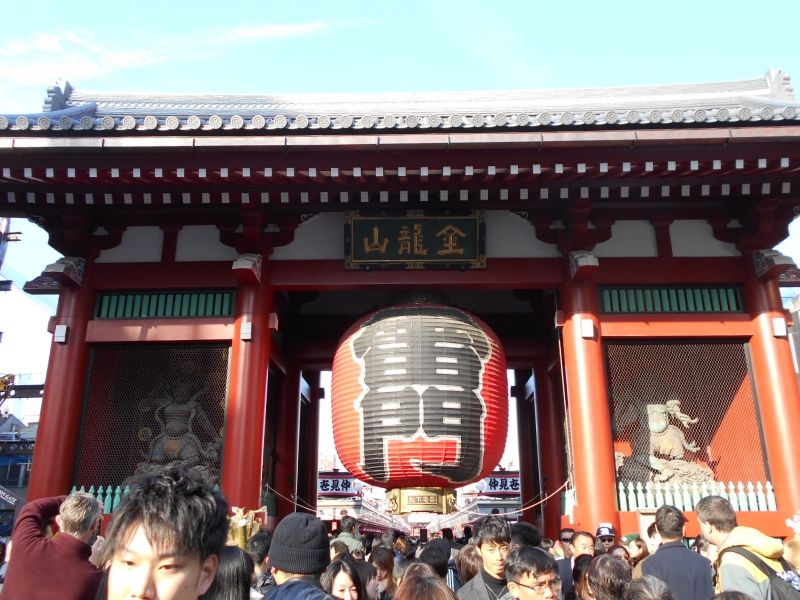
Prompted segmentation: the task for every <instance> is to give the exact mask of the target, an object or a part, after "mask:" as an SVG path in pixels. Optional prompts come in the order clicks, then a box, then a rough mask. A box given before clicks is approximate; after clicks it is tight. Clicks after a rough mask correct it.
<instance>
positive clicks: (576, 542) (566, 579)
mask: <svg viewBox="0 0 800 600" xmlns="http://www.w3.org/2000/svg"><path fill="white" fill-rule="evenodd" d="M587 555H588V556H594V536H593V535H592V534H591V533H589V532H588V531H573V532H572V535H571V536H570V541H569V558H560V559H558V560H557V561H556V564H557V565H558V576H559V577H561V590H562V592H563V593H564V596H566V595H567V594H569V593H570V592H571V591H572V590H573V588H574V585H573V582H572V571H573V569H574V568H575V561H576V559H577V558H578V557H579V556H587Z"/></svg>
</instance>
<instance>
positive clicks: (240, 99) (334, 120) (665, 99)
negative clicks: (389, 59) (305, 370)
mask: <svg viewBox="0 0 800 600" xmlns="http://www.w3.org/2000/svg"><path fill="white" fill-rule="evenodd" d="M48 94H49V99H48V103H46V105H45V112H43V113H31V114H27V115H3V114H0V130H8V129H10V130H15V131H22V130H30V131H41V130H49V129H52V130H56V131H58V130H68V129H72V130H75V131H87V130H119V131H163V132H168V131H175V132H178V131H184V132H187V133H188V132H191V131H209V132H210V131H215V130H226V131H233V130H252V131H259V130H282V129H297V130H302V129H313V130H320V131H322V130H339V131H342V130H361V129H372V128H376V129H385V130H409V129H459V128H462V129H484V128H498V127H501V128H508V127H547V128H552V127H586V126H592V127H596V126H611V125H613V126H615V127H620V126H626V125H634V126H641V125H658V126H664V125H670V124H681V125H682V126H691V125H693V124H703V125H714V124H723V123H737V122H739V123H742V122H775V121H778V122H786V121H792V122H794V121H796V120H798V119H800V103H798V102H797V101H796V100H795V96H794V90H793V88H792V86H791V79H790V78H789V76H788V75H786V74H785V73H783V72H782V71H780V70H777V69H773V70H770V71H768V72H767V73H766V74H765V75H764V76H762V77H759V78H756V79H747V80H740V81H723V82H716V83H703V84H697V83H694V84H693V83H689V84H678V85H637V86H627V87H613V88H574V89H570V88H559V89H549V90H548V89H542V90H502V91H479V92H463V91H461V92H414V93H394V92H382V93H367V94H362V93H353V92H350V93H335V94H326V93H315V94H249V95H248V94H167V93H156V94H151V93H142V92H138V93H116V92H94V91H90V90H87V91H82V90H80V89H73V88H72V86H70V84H69V83H66V85H65V86H64V89H63V91H61V90H60V89H53V88H51V90H48ZM56 108H58V109H59V110H54V109H56ZM64 111H67V112H64Z"/></svg>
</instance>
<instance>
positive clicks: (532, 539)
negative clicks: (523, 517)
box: [511, 521, 542, 550]
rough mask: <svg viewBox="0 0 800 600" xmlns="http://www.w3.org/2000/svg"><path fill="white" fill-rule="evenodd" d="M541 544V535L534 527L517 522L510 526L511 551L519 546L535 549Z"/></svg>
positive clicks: (523, 522) (526, 523) (525, 522)
mask: <svg viewBox="0 0 800 600" xmlns="http://www.w3.org/2000/svg"><path fill="white" fill-rule="evenodd" d="M541 543H542V535H541V534H540V533H539V530H538V529H537V528H536V526H535V525H531V524H530V523H528V522H527V521H517V522H516V523H514V524H513V525H511V550H513V549H514V548H519V547H520V546H532V547H536V546H538V545H539V544H541Z"/></svg>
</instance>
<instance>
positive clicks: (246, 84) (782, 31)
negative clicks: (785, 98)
mask: <svg viewBox="0 0 800 600" xmlns="http://www.w3.org/2000/svg"><path fill="white" fill-rule="evenodd" d="M7 17H8V18H6V19H2V20H0V114H2V113H17V112H23V113H29V112H38V111H39V110H40V109H41V105H42V101H43V99H44V97H45V95H46V89H47V87H48V86H50V85H53V84H54V83H55V82H56V81H57V80H68V81H69V82H70V83H71V84H72V85H73V86H74V87H76V88H79V89H86V90H98V91H126V92H133V91H145V92H194V93H203V92H206V93H254V94H265V95H268V94H270V93H291V92H391V91H437V90H498V89H520V88H556V87H558V88H575V87H605V86H622V85H640V84H669V83H695V82H706V81H707V82H710V81H726V80H737V79H752V78H756V77H760V76H762V75H763V74H764V73H765V72H766V71H767V70H768V69H770V68H781V69H782V70H783V71H784V72H786V73H788V74H790V75H794V76H795V86H800V36H798V26H799V25H798V24H800V1H798V0H775V1H773V2H770V3H765V4H761V3H743V2H731V1H730V0H727V1H725V2H720V1H717V0H706V1H705V2H700V1H697V0H695V1H692V2H689V1H685V0H673V1H671V2H663V3H661V2H659V3H657V2H646V1H642V0H639V1H617V2H615V1H613V0H612V1H609V2H596V1H595V2H588V1H587V2H569V1H565V2H539V1H536V0H528V1H506V2H503V1H500V0H496V1H494V2H486V1H478V0H460V1H450V0H443V1H437V0H428V1H427V2H422V1H419V0H406V1H404V2H381V1H379V0H373V1H371V2H361V1H350V2H348V1H346V0H345V1H341V2H326V1H322V0H316V1H303V0H296V1H295V2H274V1H271V2H270V1H266V0H264V1H261V2H241V1H236V0H229V1H228V2H225V3H219V2H215V3H211V2H203V1H200V2H194V3H184V2H169V1H163V0H162V1H160V2H154V1H152V0H140V1H138V2H135V3H106V4H98V3H97V2H86V1H85V0H72V1H70V2H67V3H64V2H54V1H52V0H44V1H38V2H36V3H35V4H32V5H29V7H26V6H23V5H21V4H17V5H16V7H15V10H14V11H13V12H12V13H8V15H7ZM26 225H27V224H19V225H18V226H17V227H15V229H21V228H23V227H25V226H26ZM26 231H27V232H26V233H25V235H24V236H23V237H24V241H23V242H21V243H19V244H17V245H16V246H15V247H13V248H12V249H10V250H9V253H8V256H7V257H6V265H5V266H4V268H3V275H4V276H5V277H9V278H13V279H14V280H15V281H17V282H19V283H20V284H21V283H22V282H23V281H24V280H25V279H26V278H31V277H33V276H35V275H37V274H38V273H39V272H40V271H41V270H42V268H43V267H44V266H45V265H46V264H47V263H48V262H52V260H53V255H52V254H51V253H48V252H46V250H45V247H44V242H43V240H42V238H41V237H37V236H35V231H28V230H26ZM796 237H797V238H798V239H800V235H798V236H796ZM782 249H783V250H784V251H785V252H787V253H789V254H792V255H793V256H794V257H795V260H798V261H800V242H798V241H795V240H794V239H792V240H790V242H789V243H788V245H786V246H783V247H782ZM31 301H36V300H35V299H31ZM32 326H33V327H37V328H41V327H44V324H42V323H37V324H35V325H32ZM45 359H46V349H45V350H39V351H37V352H36V353H35V360H36V361H38V362H40V363H41V362H44V363H45V364H46V360H45ZM0 372H4V371H3V365H2V364H0Z"/></svg>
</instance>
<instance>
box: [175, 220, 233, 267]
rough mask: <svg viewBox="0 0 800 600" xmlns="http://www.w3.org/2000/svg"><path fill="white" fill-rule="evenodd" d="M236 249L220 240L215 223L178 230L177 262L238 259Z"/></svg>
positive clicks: (189, 226) (188, 226)
mask: <svg viewBox="0 0 800 600" xmlns="http://www.w3.org/2000/svg"><path fill="white" fill-rule="evenodd" d="M237 256H238V255H237V254H236V250H234V249H233V248H231V247H230V246H226V245H225V244H223V243H222V242H220V241H219V229H217V228H216V227H215V226H214V225H187V226H186V227H183V228H182V229H181V230H180V231H179V232H178V244H177V248H176V249H175V261H176V262H198V261H206V260H208V261H213V260H220V261H222V260H236V258H237Z"/></svg>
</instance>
